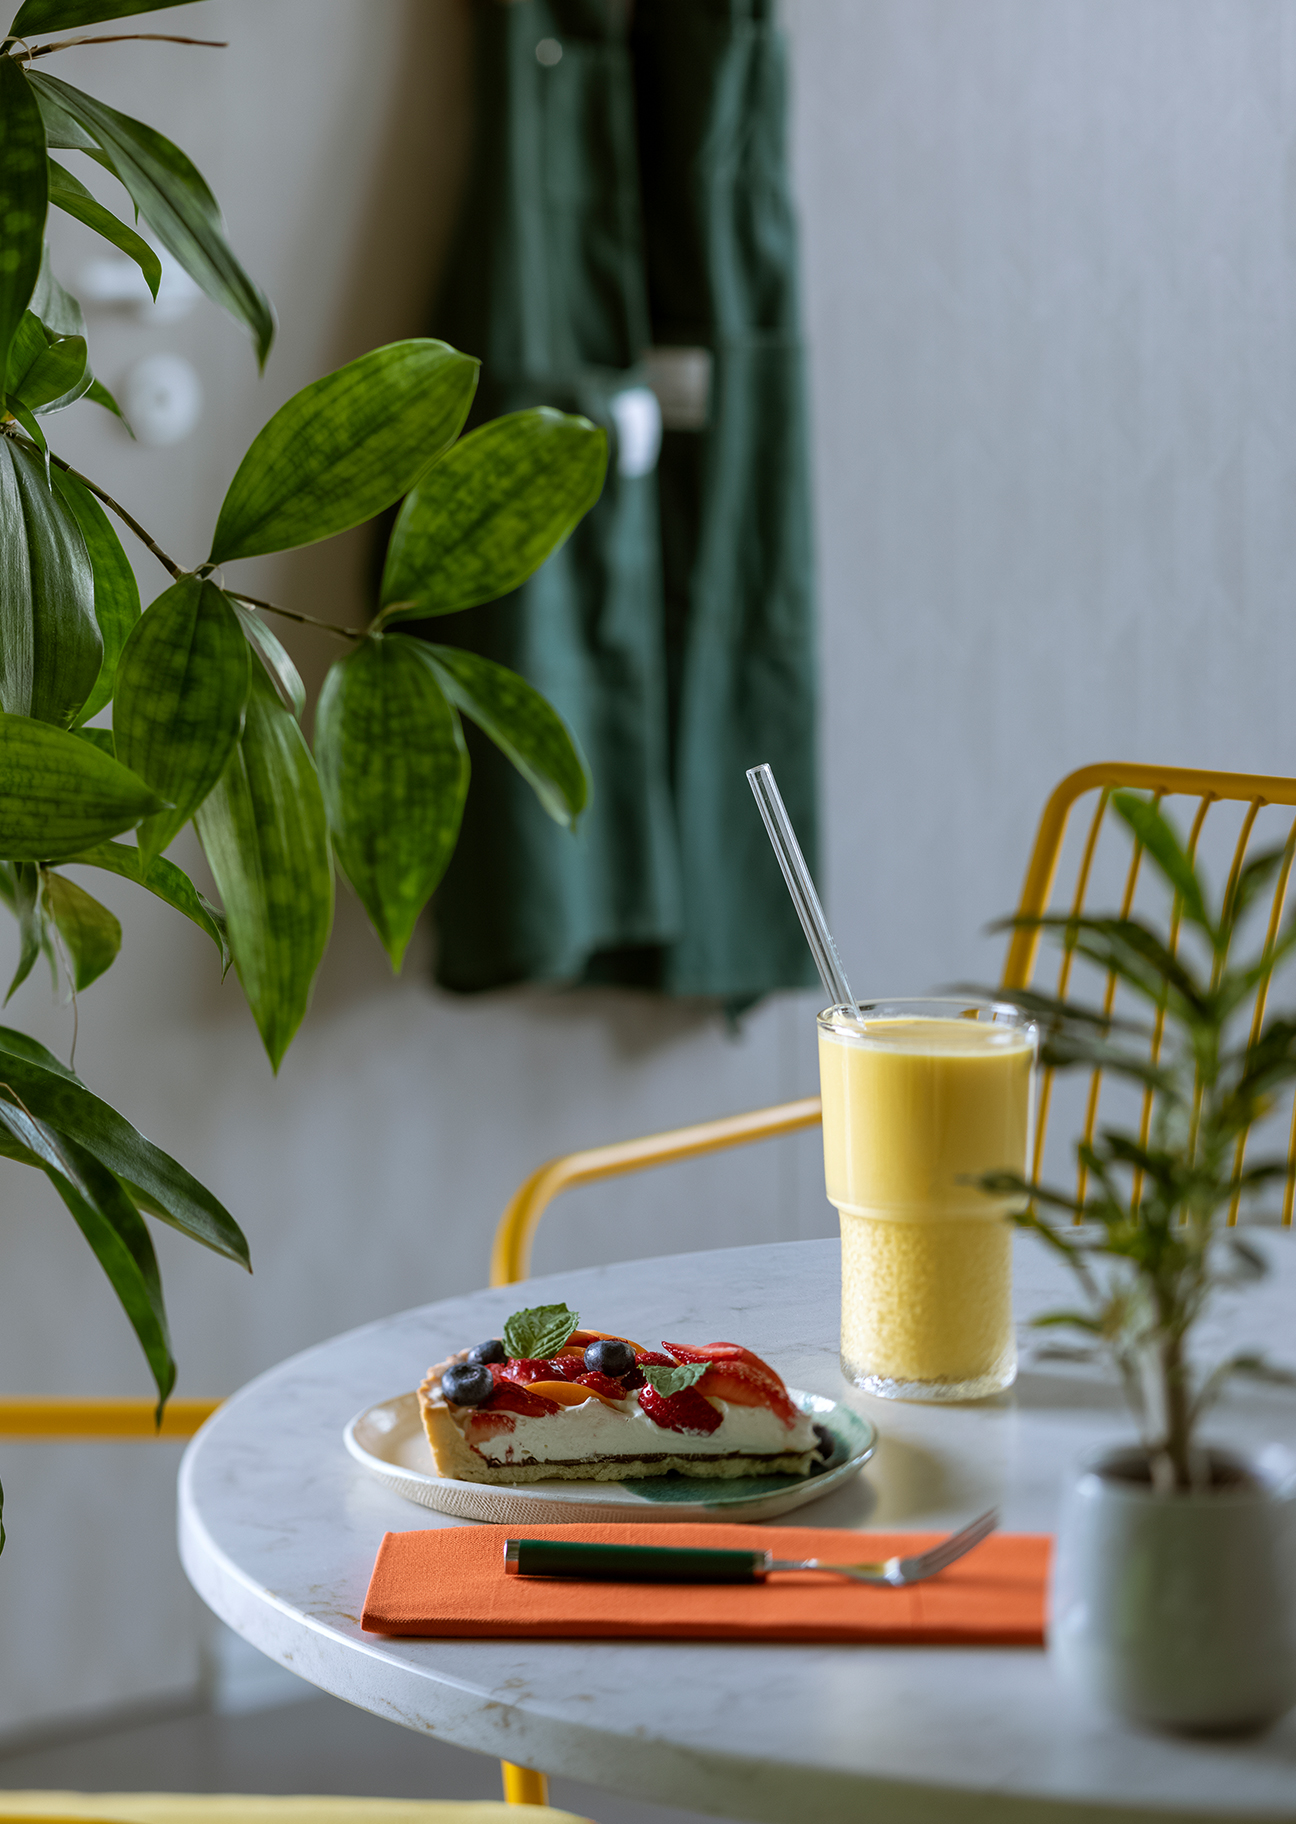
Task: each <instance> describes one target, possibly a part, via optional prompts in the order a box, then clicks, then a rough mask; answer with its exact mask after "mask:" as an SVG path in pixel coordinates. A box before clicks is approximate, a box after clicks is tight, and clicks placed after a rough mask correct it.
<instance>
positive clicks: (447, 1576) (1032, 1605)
mask: <svg viewBox="0 0 1296 1824" xmlns="http://www.w3.org/2000/svg"><path fill="white" fill-rule="evenodd" d="M941 1537H943V1535H942V1534H939V1533H854V1532H841V1531H837V1530H836V1529H829V1528H826V1527H809V1526H714V1525H710V1524H699V1525H696V1526H689V1525H684V1524H678V1523H677V1524H673V1525H658V1526H638V1525H636V1526H624V1525H616V1524H605V1525H602V1526H534V1525H531V1524H529V1523H528V1524H519V1525H517V1526H482V1525H477V1526H448V1527H438V1528H436V1529H433V1530H431V1531H428V1532H417V1533H387V1534H386V1535H385V1536H384V1538H383V1542H382V1544H381V1545H380V1546H379V1548H378V1557H377V1560H376V1562H375V1564H374V1568H373V1575H372V1577H371V1578H370V1580H369V1593H368V1595H367V1596H366V1597H365V1606H364V1615H363V1617H362V1620H361V1625H362V1626H363V1627H365V1628H366V1629H368V1631H369V1632H370V1633H372V1634H424V1635H434V1636H437V1637H440V1638H445V1637H448V1636H454V1637H458V1638H463V1637H471V1638H481V1637H490V1636H501V1637H515V1638H533V1639H538V1640H556V1639H561V1638H563V1637H571V1636H575V1637H577V1638H579V1639H584V1640H588V1639H591V1638H593V1637H596V1636H600V1635H606V1636H611V1637H613V1638H616V1639H621V1640H629V1639H641V1640H661V1639H677V1640H827V1641H870V1642H878V1643H884V1642H889V1643H891V1644H894V1645H931V1646H960V1645H961V1646H974V1645H975V1646H996V1647H1039V1646H1042V1645H1043V1644H1044V1586H1045V1579H1046V1577H1047V1574H1048V1556H1049V1546H1050V1543H1051V1542H1050V1540H1049V1538H1048V1537H1047V1535H1045V1534H1040V1533H995V1534H993V1535H992V1536H991V1537H990V1538H989V1539H987V1540H986V1541H985V1542H984V1544H982V1545H979V1546H977V1547H976V1549H975V1550H974V1551H971V1552H969V1553H968V1555H967V1557H966V1558H961V1559H960V1560H959V1561H958V1563H957V1564H953V1565H951V1566H950V1568H949V1569H948V1570H946V1571H942V1572H941V1573H940V1575H939V1576H938V1577H933V1578H931V1579H930V1580H929V1581H928V1582H926V1583H918V1584H914V1585H913V1586H912V1587H911V1588H909V1589H904V1590H892V1589H871V1588H869V1587H868V1586H866V1585H863V1584H855V1583H851V1582H849V1581H848V1580H847V1579H846V1578H844V1577H833V1576H831V1575H828V1574H827V1573H824V1574H817V1573H815V1572H812V1571H798V1572H795V1573H793V1572H785V1573H783V1574H781V1575H780V1574H775V1575H774V1576H773V1577H771V1578H770V1579H769V1580H768V1581H767V1582H765V1583H763V1584H754V1585H753V1584H737V1585H734V1584H669V1583H662V1584H649V1583H578V1582H576V1581H574V1580H572V1581H569V1580H567V1579H565V1578H549V1577H509V1576H506V1575H505V1571H504V1541H505V1540H506V1539H587V1540H597V1541H599V1542H600V1543H604V1544H609V1545H611V1544H616V1545H674V1546H689V1545H697V1546H736V1547H747V1548H749V1549H751V1550H756V1551H769V1552H773V1554H774V1556H775V1557H776V1558H824V1559H826V1560H827V1561H828V1562H829V1563H840V1564H850V1563H853V1562H859V1561H860V1560H861V1559H865V1560H867V1559H881V1558H890V1557H892V1556H893V1555H895V1554H900V1555H901V1556H907V1555H908V1554H910V1553H912V1552H921V1551H923V1550H924V1549H925V1548H926V1547H927V1546H929V1545H934V1544H936V1542H937V1540H938V1539H940V1538H941Z"/></svg>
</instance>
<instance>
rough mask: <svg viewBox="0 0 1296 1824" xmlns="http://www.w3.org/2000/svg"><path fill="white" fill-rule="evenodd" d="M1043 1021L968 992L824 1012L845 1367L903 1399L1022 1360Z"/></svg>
mask: <svg viewBox="0 0 1296 1824" xmlns="http://www.w3.org/2000/svg"><path fill="white" fill-rule="evenodd" d="M1036 1049H1037V1038H1036V1028H1035V1027H1034V1026H1033V1025H1032V1024H1031V1023H1030V1022H1029V1021H1028V1020H1025V1019H1023V1018H1022V1016H1021V1015H1020V1014H1019V1013H1018V1012H1017V1011H1016V1009H1014V1008H1011V1007H1007V1006H1003V1005H1001V1004H996V1003H990V1002H986V1003H973V1002H971V1001H968V1000H946V999H928V1000H897V1001H874V1002H869V1003H867V1004H865V1005H863V1006H862V1007H861V1008H860V1009H859V1011H858V1013H856V1012H855V1011H854V1010H853V1009H852V1010H848V1009H846V1008H844V1007H830V1008H829V1009H828V1010H827V1011H826V1012H825V1013H821V1014H820V1015H819V1077H820V1084H821V1088H822V1094H823V1142H824V1177H825V1181H826V1184H827V1191H828V1199H829V1201H830V1202H831V1203H833V1204H835V1205H836V1206H837V1209H838V1211H839V1213H840V1215H841V1230H842V1329H841V1354H842V1371H843V1373H844V1374H845V1375H846V1376H847V1377H848V1379H850V1380H853V1381H854V1382H855V1383H856V1384H857V1385H858V1386H860V1387H864V1388H866V1389H867V1390H868V1391H869V1392H870V1393H876V1394H882V1395H883V1396H885V1397H887V1398H890V1399H911V1400H974V1399H980V1398H983V1397H984V1396H985V1395H986V1394H990V1393H997V1392H999V1390H1000V1389H1001V1388H1004V1387H1007V1386H1009V1385H1010V1384H1011V1383H1012V1381H1013V1380H1014V1378H1015V1377H1016V1373H1017V1348H1016V1341H1015V1337H1014V1333H1013V1321H1012V1229H1013V1225H1012V1222H1011V1213H1012V1210H1013V1209H1014V1208H1015V1207H1020V1203H1019V1202H1018V1203H1015V1202H1014V1200H1013V1199H1011V1198H1003V1197H991V1196H987V1195H986V1193H985V1192H984V1191H982V1190H981V1189H979V1187H978V1182H977V1181H978V1180H979V1179H980V1178H981V1177H982V1176H983V1175H984V1174H986V1173H989V1172H997V1171H1011V1172H1017V1173H1022V1174H1024V1173H1025V1171H1026V1161H1027V1156H1028V1149H1029V1146H1030V1139H1031V1127H1032V1116H1033V1086H1034V1076H1035V1056H1036Z"/></svg>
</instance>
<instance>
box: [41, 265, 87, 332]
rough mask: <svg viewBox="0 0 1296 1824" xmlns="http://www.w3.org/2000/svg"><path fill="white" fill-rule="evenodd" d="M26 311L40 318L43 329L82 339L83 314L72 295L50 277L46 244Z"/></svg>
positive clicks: (84, 322) (50, 267) (50, 271)
mask: <svg viewBox="0 0 1296 1824" xmlns="http://www.w3.org/2000/svg"><path fill="white" fill-rule="evenodd" d="M28 309H29V310H30V311H31V312H32V313H33V315H35V316H38V317H39V318H40V320H41V322H42V323H43V324H44V325H45V327H46V329H52V330H54V331H55V333H56V334H57V335H60V336H84V335H85V333H86V320H85V312H84V311H83V310H82V308H81V306H80V304H78V303H77V301H76V299H75V298H74V297H73V296H72V293H71V292H70V291H65V290H64V289H63V287H62V286H61V285H60V284H59V282H58V280H57V279H56V278H55V277H54V268H53V267H52V266H51V265H50V251H49V244H48V242H47V243H46V245H45V251H44V252H43V253H42V255H41V267H40V273H39V275H38V276H37V279H36V289H35V291H33V293H32V295H31V303H30V304H29V305H28Z"/></svg>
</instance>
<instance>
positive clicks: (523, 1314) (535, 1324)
mask: <svg viewBox="0 0 1296 1824" xmlns="http://www.w3.org/2000/svg"><path fill="white" fill-rule="evenodd" d="M579 1323H580V1318H579V1316H578V1314H577V1313H576V1312H575V1311H572V1310H569V1309H568V1307H567V1306H566V1305H529V1306H528V1307H527V1309H526V1310H525V1311H515V1312H514V1313H513V1315H512V1317H510V1318H509V1320H508V1322H507V1323H506V1324H505V1325H504V1338H503V1341H504V1347H505V1348H506V1349H507V1350H508V1352H509V1354H510V1355H511V1356H513V1357H514V1358H515V1360H517V1361H522V1362H526V1361H535V1360H539V1359H543V1358H545V1357H548V1356H551V1355H557V1353H558V1351H559V1350H560V1349H561V1348H562V1346H563V1344H564V1343H565V1342H566V1341H567V1338H568V1337H569V1336H570V1335H571V1334H572V1332H573V1331H574V1330H575V1329H576V1327H577V1325H578V1324H579Z"/></svg>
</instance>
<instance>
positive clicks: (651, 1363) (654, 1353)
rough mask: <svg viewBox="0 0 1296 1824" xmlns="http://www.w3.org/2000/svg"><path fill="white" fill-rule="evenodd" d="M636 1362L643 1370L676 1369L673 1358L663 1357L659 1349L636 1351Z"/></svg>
mask: <svg viewBox="0 0 1296 1824" xmlns="http://www.w3.org/2000/svg"><path fill="white" fill-rule="evenodd" d="M635 1360H636V1361H637V1362H638V1364H639V1366H640V1367H641V1368H674V1367H675V1365H676V1364H675V1359H674V1357H673V1356H669V1355H663V1354H662V1353H661V1351H660V1350H657V1349H636V1350H635Z"/></svg>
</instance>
